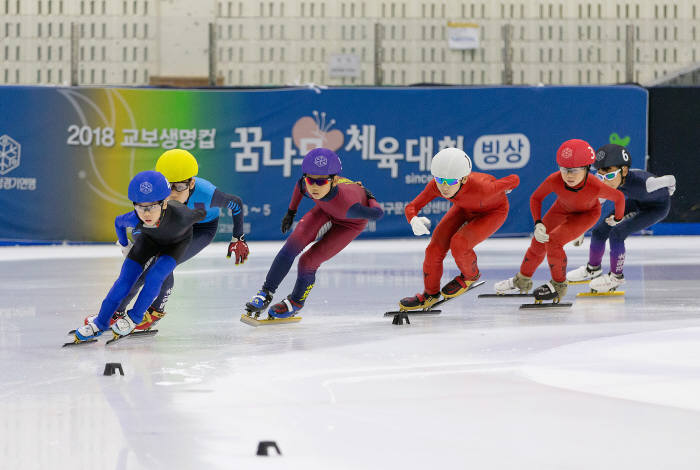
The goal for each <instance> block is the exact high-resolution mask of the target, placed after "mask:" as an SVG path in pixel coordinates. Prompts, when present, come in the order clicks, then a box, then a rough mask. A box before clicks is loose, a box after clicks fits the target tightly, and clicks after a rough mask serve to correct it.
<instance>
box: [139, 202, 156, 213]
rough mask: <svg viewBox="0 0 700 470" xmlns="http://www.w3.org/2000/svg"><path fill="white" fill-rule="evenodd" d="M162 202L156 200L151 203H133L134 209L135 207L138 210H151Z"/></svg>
mask: <svg viewBox="0 0 700 470" xmlns="http://www.w3.org/2000/svg"><path fill="white" fill-rule="evenodd" d="M161 205H162V203H161V202H156V203H153V204H146V205H143V204H134V209H136V210H137V211H139V212H151V211H154V210H155V209H156V207H161Z"/></svg>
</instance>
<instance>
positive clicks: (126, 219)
mask: <svg viewBox="0 0 700 470" xmlns="http://www.w3.org/2000/svg"><path fill="white" fill-rule="evenodd" d="M138 223H139V216H137V215H136V212H134V211H131V212H127V213H126V214H122V215H118V216H117V217H116V218H115V219H114V230H115V231H116V232H117V238H118V239H119V244H120V245H121V246H127V245H128V244H129V239H128V237H127V236H126V229H127V227H136V226H137V225H138Z"/></svg>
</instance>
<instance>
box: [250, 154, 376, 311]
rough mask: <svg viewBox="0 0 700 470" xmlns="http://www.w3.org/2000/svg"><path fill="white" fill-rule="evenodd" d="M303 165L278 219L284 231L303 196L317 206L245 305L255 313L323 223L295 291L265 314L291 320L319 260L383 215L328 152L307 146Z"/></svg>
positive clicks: (300, 270)
mask: <svg viewBox="0 0 700 470" xmlns="http://www.w3.org/2000/svg"><path fill="white" fill-rule="evenodd" d="M301 168H302V171H303V172H304V176H303V177H302V178H301V179H300V180H299V181H298V182H297V184H296V185H295V187H294V194H293V195H292V200H291V202H290V204H289V209H288V210H287V214H286V215H285V216H284V219H283V220H282V233H285V232H287V231H288V230H289V229H290V228H291V226H292V222H293V221H294V216H295V215H296V212H297V208H298V207H299V203H300V202H301V198H302V197H303V196H306V197H309V198H311V199H312V200H313V201H314V203H315V206H314V207H313V208H312V209H311V210H310V211H309V212H307V213H306V214H305V215H304V217H302V219H301V220H300V221H299V223H298V224H297V226H296V227H295V229H294V230H293V231H292V234H291V235H290V236H289V238H288V239H287V242H286V243H285V244H284V246H283V247H282V249H281V250H280V252H279V253H278V254H277V256H276V257H275V260H274V261H273V263H272V266H271V267H270V270H269V271H268V273H267V278H266V279H265V283H264V284H263V286H262V289H260V291H259V292H258V293H257V294H256V295H255V296H254V297H253V299H252V300H251V301H250V302H248V303H247V304H246V310H247V311H248V312H251V313H258V312H261V311H262V310H264V309H266V308H267V307H268V306H269V305H270V302H272V295H273V294H274V293H275V291H276V290H277V288H278V287H279V285H280V283H281V282H282V280H283V279H284V277H285V276H286V275H287V273H288V272H289V270H290V268H291V267H292V263H293V262H294V259H295V258H296V257H297V256H298V255H299V253H301V252H302V250H304V248H306V246H307V245H309V244H310V243H313V242H314V240H316V239H317V237H318V235H319V231H320V230H321V229H322V228H324V229H325V228H326V227H325V226H326V225H327V224H330V228H328V231H327V232H325V234H323V235H322V237H321V238H320V239H319V240H318V241H317V242H316V243H315V244H314V245H313V246H312V247H311V248H309V249H308V250H307V251H306V252H305V253H304V254H303V255H301V258H299V266H298V275H297V281H296V284H295V286H294V289H293V290H292V293H291V294H290V295H288V296H287V297H286V298H285V299H284V300H282V301H281V302H279V303H277V304H275V305H273V306H272V307H270V309H269V311H268V314H269V316H270V318H272V319H280V318H289V317H292V316H294V315H295V314H296V313H297V312H299V310H301V308H302V307H303V306H304V302H305V301H306V298H307V297H308V295H309V292H310V291H311V288H312V287H313V286H314V282H315V279H316V271H317V270H318V268H319V266H321V263H323V262H324V261H327V260H329V259H331V258H332V257H333V256H335V255H336V254H338V253H339V252H340V251H341V250H342V249H343V248H345V247H346V246H347V245H348V244H349V243H350V242H351V241H352V240H354V239H355V238H357V236H358V235H359V234H360V233H361V232H362V231H363V230H364V228H365V226H366V225H367V221H368V220H377V219H379V218H381V217H382V215H384V212H383V211H382V208H381V206H380V205H379V203H377V201H376V200H375V199H374V196H373V195H372V193H371V192H369V190H367V189H366V188H364V187H363V186H362V184H360V183H357V182H354V181H351V180H349V179H347V178H342V177H340V176H339V175H340V172H341V171H342V164H341V162H340V158H339V157H338V155H336V154H335V152H333V151H332V150H329V149H325V148H316V149H313V150H311V151H310V152H309V153H308V154H306V156H305V157H304V161H303V163H302V167H301Z"/></svg>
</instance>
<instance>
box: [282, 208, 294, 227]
mask: <svg viewBox="0 0 700 470" xmlns="http://www.w3.org/2000/svg"><path fill="white" fill-rule="evenodd" d="M295 215H297V211H293V210H292V209H287V215H285V216H284V218H283V219H282V233H287V232H288V231H289V229H290V228H291V227H292V222H294V216H295Z"/></svg>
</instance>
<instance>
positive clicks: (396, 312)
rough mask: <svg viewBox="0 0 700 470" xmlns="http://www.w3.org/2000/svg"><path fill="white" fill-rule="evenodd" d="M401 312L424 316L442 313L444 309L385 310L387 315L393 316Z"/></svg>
mask: <svg viewBox="0 0 700 470" xmlns="http://www.w3.org/2000/svg"><path fill="white" fill-rule="evenodd" d="M399 313H405V314H406V315H422V316H430V315H440V313H442V310H430V309H428V310H393V311H391V312H384V316H385V317H393V316H394V315H398V314H399Z"/></svg>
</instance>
